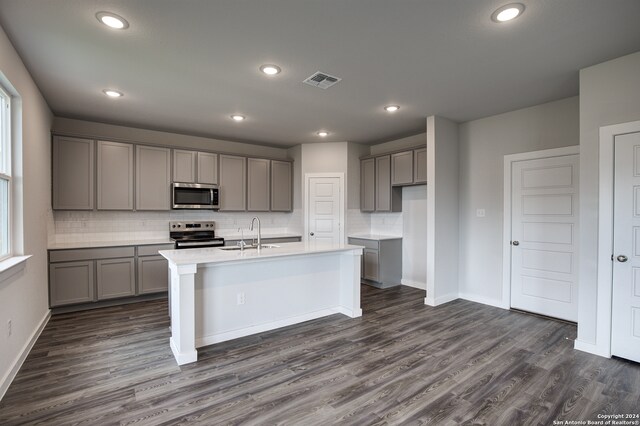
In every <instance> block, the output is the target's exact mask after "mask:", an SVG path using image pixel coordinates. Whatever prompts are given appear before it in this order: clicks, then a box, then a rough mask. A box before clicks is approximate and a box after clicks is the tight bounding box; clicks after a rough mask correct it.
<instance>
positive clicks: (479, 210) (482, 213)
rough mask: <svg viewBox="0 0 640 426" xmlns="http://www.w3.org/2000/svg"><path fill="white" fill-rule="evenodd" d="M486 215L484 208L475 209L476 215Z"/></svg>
mask: <svg viewBox="0 0 640 426" xmlns="http://www.w3.org/2000/svg"><path fill="white" fill-rule="evenodd" d="M485 216H486V212H485V211H484V209H476V217H485Z"/></svg>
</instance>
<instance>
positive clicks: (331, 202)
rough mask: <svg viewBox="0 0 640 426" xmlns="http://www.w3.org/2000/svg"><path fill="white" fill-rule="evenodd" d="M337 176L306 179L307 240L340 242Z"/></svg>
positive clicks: (339, 195) (338, 180)
mask: <svg viewBox="0 0 640 426" xmlns="http://www.w3.org/2000/svg"><path fill="white" fill-rule="evenodd" d="M340 186H341V185H340V178H338V177H310V178H309V180H308V188H307V191H308V206H307V209H308V212H309V213H308V218H307V230H308V234H307V238H308V240H309V241H318V242H328V243H334V244H336V243H340V242H342V233H341V223H340V217H341V214H340V210H341V208H342V206H341V200H342V194H341V187H340Z"/></svg>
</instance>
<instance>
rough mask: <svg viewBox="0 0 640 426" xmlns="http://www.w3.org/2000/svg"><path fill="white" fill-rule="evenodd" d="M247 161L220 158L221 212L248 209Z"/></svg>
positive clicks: (223, 156) (230, 157) (222, 156)
mask: <svg viewBox="0 0 640 426" xmlns="http://www.w3.org/2000/svg"><path fill="white" fill-rule="evenodd" d="M246 179H247V159H246V158H245V157H238V156H235V155H221V156H220V211H245V210H246V209H247V184H246V182H247V180H246Z"/></svg>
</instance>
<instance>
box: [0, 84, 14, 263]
mask: <svg viewBox="0 0 640 426" xmlns="http://www.w3.org/2000/svg"><path fill="white" fill-rule="evenodd" d="M11 112H12V111H11V95H10V94H9V92H8V91H7V90H6V89H5V87H4V86H3V85H2V84H0V121H1V122H2V127H1V128H0V130H1V131H0V145H1V146H2V150H1V151H0V180H3V181H6V182H7V205H6V209H7V224H6V226H7V241H6V253H3V252H1V251H0V261H2V260H6V259H8V258H10V257H12V256H13V244H12V231H13V229H12V224H13V222H12V212H13V200H12V193H13V181H12V173H11V166H12V164H11V163H12V161H11V160H12V157H11V155H12V149H11V148H12V137H11V136H12V133H11ZM0 226H3V224H0ZM0 250H2V246H1V245H0Z"/></svg>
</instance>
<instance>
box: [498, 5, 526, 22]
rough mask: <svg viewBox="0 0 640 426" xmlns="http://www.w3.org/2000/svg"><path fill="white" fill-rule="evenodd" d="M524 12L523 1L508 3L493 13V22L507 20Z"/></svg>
mask: <svg viewBox="0 0 640 426" xmlns="http://www.w3.org/2000/svg"><path fill="white" fill-rule="evenodd" d="M522 12H524V4H522V3H511V4H506V5H504V6H502V7H499V8H498V9H496V11H495V12H493V13H492V14H491V20H492V21H493V22H498V23H500V22H507V21H511V20H512V19H515V18H517V17H518V16H520V15H521V14H522Z"/></svg>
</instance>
